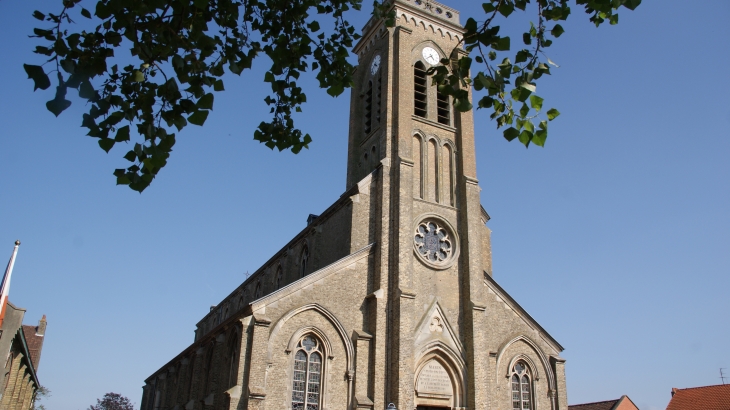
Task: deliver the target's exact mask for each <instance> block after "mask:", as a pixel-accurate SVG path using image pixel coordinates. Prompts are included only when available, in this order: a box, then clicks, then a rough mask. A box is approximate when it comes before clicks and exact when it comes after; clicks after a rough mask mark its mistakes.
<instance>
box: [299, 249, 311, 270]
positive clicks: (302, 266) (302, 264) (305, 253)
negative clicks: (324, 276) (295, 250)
mask: <svg viewBox="0 0 730 410" xmlns="http://www.w3.org/2000/svg"><path fill="white" fill-rule="evenodd" d="M308 262H309V248H308V247H307V245H304V249H302V257H301V259H300V260H299V277H300V278H303V277H305V276H306V275H307V263H308Z"/></svg>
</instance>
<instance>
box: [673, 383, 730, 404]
mask: <svg viewBox="0 0 730 410" xmlns="http://www.w3.org/2000/svg"><path fill="white" fill-rule="evenodd" d="M667 410H730V384H718V385H716V386H703V387H690V388H688V389H676V388H673V389H672V400H670V401H669V405H668V406H667Z"/></svg>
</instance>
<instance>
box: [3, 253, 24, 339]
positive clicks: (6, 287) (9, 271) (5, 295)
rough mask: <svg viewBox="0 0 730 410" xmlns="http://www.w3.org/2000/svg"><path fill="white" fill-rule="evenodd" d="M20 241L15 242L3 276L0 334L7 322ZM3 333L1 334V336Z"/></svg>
mask: <svg viewBox="0 0 730 410" xmlns="http://www.w3.org/2000/svg"><path fill="white" fill-rule="evenodd" d="M19 246H20V241H15V248H13V254H12V255H11V256H10V261H9V262H8V267H7V269H5V276H3V282H2V288H1V289H0V332H1V331H2V326H3V321H4V320H5V308H6V307H7V305H8V295H9V294H10V277H11V276H12V275H13V267H14V266H15V256H16V255H17V254H18V247H19ZM1 335H2V333H0V336H1Z"/></svg>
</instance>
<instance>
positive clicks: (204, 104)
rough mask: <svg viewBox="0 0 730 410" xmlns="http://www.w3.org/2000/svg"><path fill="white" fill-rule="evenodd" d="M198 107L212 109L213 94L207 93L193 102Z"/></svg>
mask: <svg viewBox="0 0 730 410" xmlns="http://www.w3.org/2000/svg"><path fill="white" fill-rule="evenodd" d="M195 105H196V106H197V107H198V108H202V109H205V110H212V109H213V94H212V93H208V94H205V95H204V96H202V97H201V98H200V99H199V100H198V103H197V104H195Z"/></svg>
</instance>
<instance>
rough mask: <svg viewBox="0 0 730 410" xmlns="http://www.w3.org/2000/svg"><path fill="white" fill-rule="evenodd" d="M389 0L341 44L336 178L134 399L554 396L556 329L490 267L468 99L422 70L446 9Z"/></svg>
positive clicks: (436, 53)
mask: <svg viewBox="0 0 730 410" xmlns="http://www.w3.org/2000/svg"><path fill="white" fill-rule="evenodd" d="M394 7H395V11H396V16H397V19H396V26H395V27H393V28H387V27H385V26H384V24H383V22H382V21H378V20H371V21H370V22H369V23H368V24H367V25H366V26H365V28H364V30H363V37H362V39H361V41H360V42H359V43H358V44H357V45H356V46H355V48H354V52H355V53H356V54H357V55H358V58H359V68H358V69H357V71H356V73H355V74H354V75H355V85H354V87H353V88H352V94H351V105H350V132H349V149H348V153H347V155H348V166H347V179H346V181H347V185H346V187H345V188H346V189H345V193H344V194H343V195H342V196H341V197H340V198H339V199H338V200H337V201H336V202H335V203H334V204H333V205H332V206H330V207H329V208H328V209H327V210H325V211H324V212H323V213H322V214H321V215H319V216H313V215H312V216H310V217H309V218H308V225H307V226H306V228H304V230H302V231H301V232H300V233H299V234H298V235H296V236H295V237H294V238H293V239H292V240H291V241H290V242H289V243H287V244H286V245H285V246H284V247H283V248H282V249H281V250H280V251H278V252H277V253H275V254H274V255H273V256H272V257H271V258H270V259H269V260H268V261H267V262H266V263H265V264H264V265H263V266H262V267H261V268H259V269H258V270H257V271H256V272H255V273H253V274H252V275H251V276H250V277H249V278H248V279H247V280H246V281H245V282H243V283H242V284H241V285H240V286H239V287H238V288H236V289H235V290H233V292H231V294H230V295H229V296H227V297H226V298H225V299H223V300H222V301H221V302H220V303H219V304H218V305H217V306H214V307H212V308H211V310H210V312H209V313H208V314H207V315H206V316H205V317H203V319H202V320H200V321H199V322H198V324H197V329H196V331H195V340H194V342H193V344H191V345H190V346H189V347H188V348H186V349H185V350H183V351H182V352H181V353H180V354H178V355H177V356H176V357H174V358H173V359H172V360H170V361H169V362H167V363H166V364H164V365H163V366H162V367H161V368H159V370H157V371H155V372H154V373H153V374H152V375H151V376H150V377H148V378H147V380H145V385H144V387H143V396H142V401H141V407H142V410H159V409H174V410H182V409H187V410H203V409H215V410H223V409H264V408H265V409H267V410H281V409H307V410H320V409H330V410H349V409H378V410H380V409H385V408H386V406H387V405H388V404H389V403H391V402H392V403H394V404H395V406H396V407H397V408H398V409H401V410H404V409H407V410H413V409H419V410H431V409H502V410H503V409H520V410H528V409H529V410H535V409H540V410H558V409H559V410H567V408H568V401H567V392H566V383H565V370H564V365H565V360H564V359H562V358H561V357H560V355H559V354H560V352H561V351H562V350H563V348H562V346H561V345H560V344H559V343H558V342H557V341H555V339H553V338H552V337H551V336H550V335H549V334H548V333H547V332H546V331H545V330H544V329H543V328H542V327H541V326H540V325H539V324H538V323H537V322H536V321H535V320H534V319H533V318H532V317H531V316H530V315H528V314H527V312H525V311H524V310H523V309H522V308H521V307H520V305H519V304H517V302H515V301H514V299H512V298H511V297H510V296H509V295H508V294H507V293H506V292H505V291H504V290H503V289H502V288H501V287H500V286H499V285H498V284H497V282H496V281H495V279H493V278H492V267H491V247H490V230H489V229H488V228H487V227H486V222H487V221H488V220H489V215H487V213H486V212H485V210H484V209H483V208H482V207H481V205H480V200H479V192H480V191H481V188H480V186H479V182H478V180H477V178H476V177H477V175H476V158H475V148H474V128H473V127H474V125H473V118H472V116H473V113H472V112H471V111H469V112H465V113H459V112H458V111H455V110H454V109H453V108H452V104H451V101H449V99H448V98H447V97H446V96H444V95H442V94H441V93H439V92H437V89H436V87H434V86H432V85H431V81H430V78H428V76H427V74H426V70H427V68H428V67H430V66H432V65H433V64H436V63H438V61H439V60H440V59H442V58H445V57H449V56H450V54H449V53H450V52H451V50H452V49H453V48H454V47H457V46H458V45H459V44H460V41H461V36H462V35H463V32H464V29H463V28H462V27H461V25H460V23H459V12H458V11H456V10H453V9H450V8H448V7H446V6H443V5H441V4H439V3H436V2H433V1H425V0H424V1H420V0H418V1H416V0H413V1H411V0H395V1H394ZM456 53H457V55H458V54H460V53H462V52H461V51H457V52H456ZM313 183H316V181H313ZM271 217H272V218H275V217H276V216H275V215H271ZM302 219H304V218H302ZM302 222H304V221H302ZM252 240H253V239H252Z"/></svg>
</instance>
